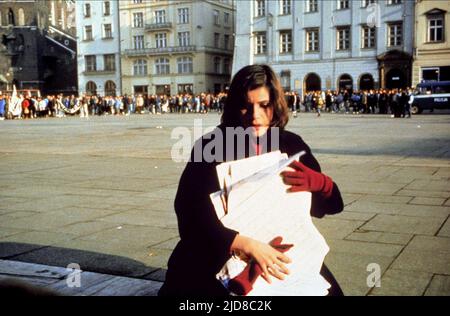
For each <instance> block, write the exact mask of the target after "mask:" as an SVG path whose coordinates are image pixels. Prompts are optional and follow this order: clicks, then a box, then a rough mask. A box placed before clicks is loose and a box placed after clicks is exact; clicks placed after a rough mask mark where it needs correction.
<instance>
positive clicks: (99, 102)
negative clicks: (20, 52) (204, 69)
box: [0, 93, 227, 119]
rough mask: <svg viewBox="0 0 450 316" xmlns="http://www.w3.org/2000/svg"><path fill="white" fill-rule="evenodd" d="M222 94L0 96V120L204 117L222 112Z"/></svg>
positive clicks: (223, 102) (223, 95)
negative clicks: (145, 116)
mask: <svg viewBox="0 0 450 316" xmlns="http://www.w3.org/2000/svg"><path fill="white" fill-rule="evenodd" d="M226 98H227V94H226V93H218V94H212V93H201V94H198V95H193V94H188V93H183V94H181V93H180V94H177V95H172V96H167V95H146V94H136V95H127V94H125V95H123V96H100V95H93V96H90V95H82V96H80V97H76V96H75V95H71V96H63V95H62V94H60V95H56V96H55V95H48V96H46V97H41V96H32V95H31V94H30V93H28V94H27V93H25V94H19V95H18V96H16V97H14V96H10V95H2V94H0V117H2V119H5V118H8V119H33V118H38V117H64V116H68V115H79V116H80V117H89V115H92V116H93V115H126V116H128V115H130V114H133V113H135V114H146V113H150V114H164V113H191V112H192V113H208V112H209V111H217V112H222V110H223V106H224V104H225V101H226Z"/></svg>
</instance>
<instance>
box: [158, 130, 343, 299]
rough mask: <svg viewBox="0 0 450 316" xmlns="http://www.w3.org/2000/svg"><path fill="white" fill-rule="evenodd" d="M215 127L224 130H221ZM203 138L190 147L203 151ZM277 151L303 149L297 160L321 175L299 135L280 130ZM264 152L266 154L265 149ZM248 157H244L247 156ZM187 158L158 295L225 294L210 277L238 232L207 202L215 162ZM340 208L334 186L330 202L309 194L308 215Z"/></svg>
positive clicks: (213, 188) (290, 152) (214, 187)
mask: <svg viewBox="0 0 450 316" xmlns="http://www.w3.org/2000/svg"><path fill="white" fill-rule="evenodd" d="M219 128H220V129H221V130H223V127H222V126H219ZM267 134H270V132H269V133H267ZM267 134H266V135H267ZM207 138H208V137H204V138H203V139H200V140H199V141H197V143H196V145H195V146H201V148H202V149H203V148H204V147H205V145H207V144H208V143H209V142H210V140H208V139H207ZM267 147H268V148H267V151H271V147H272V145H271V144H270V143H269V144H268V146H267ZM279 149H280V151H281V152H282V153H287V154H288V155H289V156H291V155H293V154H295V153H297V152H300V151H302V150H305V151H306V154H305V155H303V156H302V157H301V161H302V162H303V163H304V164H305V165H306V166H308V167H310V168H312V169H314V170H316V171H320V166H319V163H318V162H317V160H316V159H315V158H314V156H313V155H312V153H311V150H310V148H309V147H308V145H306V143H305V142H304V141H303V140H302V138H301V137H299V136H298V135H296V134H293V133H291V132H288V131H281V132H280V137H279ZM263 150H264V152H265V148H264V149H263ZM248 155H249V154H248V152H247V153H246V156H248ZM192 158H193V156H191V161H190V162H188V164H187V166H186V168H185V170H184V172H183V174H182V176H181V179H180V182H179V186H178V192H177V195H176V198H175V212H176V215H177V218H178V228H179V234H180V238H181V240H180V242H179V243H178V244H177V246H176V247H175V249H174V251H173V253H172V255H171V257H170V259H169V262H168V271H167V274H166V280H165V283H164V285H163V286H162V288H161V290H160V292H159V294H160V295H208V296H217V295H227V294H228V293H227V291H226V290H225V288H224V287H223V286H222V285H221V283H220V282H219V281H217V280H216V277H215V275H216V274H217V272H218V271H220V269H221V268H222V267H223V265H224V264H225V262H226V261H227V260H228V259H229V258H230V247H231V244H232V242H233V240H234V238H235V236H236V234H237V232H236V231H234V230H231V229H228V228H226V227H224V226H223V225H222V223H221V222H220V221H219V219H218V217H217V215H216V213H215V210H214V207H213V205H212V203H211V201H210V197H209V195H210V193H213V192H216V191H218V190H220V187H219V183H218V180H217V173H216V166H217V164H219V163H220V161H219V162H209V163H208V162H204V161H203V162H192V160H193V159H192ZM234 158H236V157H234ZM224 160H225V159H224ZM342 209H343V201H342V197H341V194H340V192H339V189H338V187H337V185H336V184H334V186H333V192H332V195H331V197H330V198H327V199H325V198H324V197H323V196H322V195H321V194H319V193H313V194H312V202H311V215H312V216H314V217H319V218H320V217H323V216H324V215H326V214H335V213H338V212H341V211H342ZM321 273H322V275H323V276H324V277H325V278H326V279H327V280H328V281H329V282H330V283H332V285H333V288H332V292H333V294H342V292H341V291H340V288H339V286H338V285H337V283H336V281H335V280H334V277H333V276H332V275H331V273H330V272H329V271H328V270H327V268H326V267H325V266H324V267H323V269H322V271H321Z"/></svg>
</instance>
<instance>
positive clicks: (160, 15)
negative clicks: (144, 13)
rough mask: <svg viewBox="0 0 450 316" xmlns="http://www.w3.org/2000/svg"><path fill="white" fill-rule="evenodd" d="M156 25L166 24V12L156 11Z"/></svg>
mask: <svg viewBox="0 0 450 316" xmlns="http://www.w3.org/2000/svg"><path fill="white" fill-rule="evenodd" d="M155 23H156V24H161V23H166V10H156V11H155Z"/></svg>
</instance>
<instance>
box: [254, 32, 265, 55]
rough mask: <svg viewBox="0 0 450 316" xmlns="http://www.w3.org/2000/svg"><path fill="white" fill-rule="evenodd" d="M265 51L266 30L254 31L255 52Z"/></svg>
mask: <svg viewBox="0 0 450 316" xmlns="http://www.w3.org/2000/svg"><path fill="white" fill-rule="evenodd" d="M265 53H266V32H259V33H255V54H256V55H260V54H265Z"/></svg>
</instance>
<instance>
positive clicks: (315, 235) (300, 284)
mask: <svg viewBox="0 0 450 316" xmlns="http://www.w3.org/2000/svg"><path fill="white" fill-rule="evenodd" d="M262 156H264V155H262ZM262 156H259V157H262ZM277 156H278V158H277V159H279V161H278V163H276V164H273V159H274V157H276V155H272V156H271V157H264V158H263V159H264V161H267V162H268V163H269V168H264V165H263V164H261V165H259V166H258V168H254V169H253V170H252V171H254V170H257V169H259V171H256V173H253V174H250V175H249V176H247V177H245V176H246V174H245V173H246V172H245V170H239V168H240V166H243V169H245V168H248V161H245V162H243V163H242V161H240V162H239V161H235V162H234V163H233V166H232V175H233V174H239V175H241V176H240V177H241V178H242V175H244V178H242V179H240V180H239V181H237V182H236V181H234V182H233V183H234V185H232V186H231V190H230V192H229V193H228V210H227V211H228V213H227V214H226V215H224V216H222V217H221V220H222V223H223V224H224V225H225V226H226V227H229V228H232V229H235V230H237V231H239V232H240V234H242V235H246V236H249V237H252V238H254V239H257V240H260V241H262V242H266V243H269V242H270V241H271V240H272V239H273V238H275V237H276V236H282V237H283V243H292V244H294V247H293V248H291V249H290V250H289V251H288V252H287V253H286V254H287V255H288V256H289V257H290V258H291V259H292V263H291V264H288V265H287V266H288V268H289V270H290V272H291V273H290V274H289V275H288V276H286V278H285V280H283V281H281V280H277V279H275V278H272V284H268V283H266V282H265V281H264V280H263V279H262V278H258V280H257V281H256V282H255V284H254V287H253V290H252V291H251V292H250V293H249V294H248V295H326V294H327V293H328V290H327V289H328V288H329V287H330V285H329V284H328V283H327V282H326V280H325V279H323V277H322V276H321V275H320V273H319V272H320V268H321V266H322V263H323V260H324V258H325V255H326V254H327V253H328V251H329V248H328V245H327V244H326V242H325V240H324V238H323V237H322V235H321V234H320V233H319V232H318V231H317V229H316V227H315V226H314V224H313V222H312V220H311V216H310V213H309V211H310V207H311V193H309V192H297V193H287V192H286V189H287V187H288V186H286V185H285V184H284V183H283V181H282V179H281V177H280V176H279V172H280V171H281V170H282V169H284V168H285V166H287V165H288V164H290V161H292V159H298V155H296V157H291V159H290V161H288V160H287V159H285V157H283V156H281V155H278V154H277ZM250 159H251V158H250ZM260 159H261V158H260ZM263 159H261V160H260V161H262V160H263ZM254 161H255V160H254ZM266 166H267V165H266ZM220 168H229V165H228V166H227V165H225V166H222V167H220ZM218 170H219V168H218ZM236 170H239V171H236ZM231 180H234V179H231ZM221 194H222V195H223V191H220V192H216V193H215V194H212V195H211V198H212V200H213V203H214V200H215V199H216V200H217V197H218V196H220V195H221ZM214 205H215V207H216V211H217V207H219V208H222V210H220V211H218V214H219V213H224V211H223V204H222V203H215V204H214ZM245 265H246V263H245V262H243V261H241V260H240V259H239V258H237V257H233V258H232V259H230V260H229V261H228V262H227V264H226V265H225V267H224V269H222V271H221V272H220V273H219V274H218V277H219V278H220V279H222V280H223V279H226V278H227V277H230V278H233V277H234V276H236V275H237V274H239V273H240V272H241V271H242V270H243V269H244V268H245Z"/></svg>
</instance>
